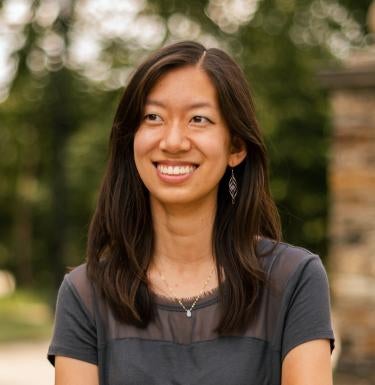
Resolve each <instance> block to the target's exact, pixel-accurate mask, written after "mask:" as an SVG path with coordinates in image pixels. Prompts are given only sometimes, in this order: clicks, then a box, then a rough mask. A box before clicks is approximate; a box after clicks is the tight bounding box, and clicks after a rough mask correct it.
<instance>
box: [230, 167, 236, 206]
mask: <svg viewBox="0 0 375 385" xmlns="http://www.w3.org/2000/svg"><path fill="white" fill-rule="evenodd" d="M228 187H229V194H230V196H231V197H232V204H233V205H234V203H235V201H236V196H237V193H238V188H237V180H236V177H235V176H234V172H233V168H232V175H231V177H230V179H229V183H228Z"/></svg>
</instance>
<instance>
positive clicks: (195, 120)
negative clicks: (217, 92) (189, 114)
mask: <svg viewBox="0 0 375 385" xmlns="http://www.w3.org/2000/svg"><path fill="white" fill-rule="evenodd" d="M191 121H192V122H193V123H198V124H201V123H211V121H210V119H208V118H206V117H204V116H200V115H198V116H194V117H193V118H192V119H191Z"/></svg>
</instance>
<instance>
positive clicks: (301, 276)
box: [48, 239, 334, 385]
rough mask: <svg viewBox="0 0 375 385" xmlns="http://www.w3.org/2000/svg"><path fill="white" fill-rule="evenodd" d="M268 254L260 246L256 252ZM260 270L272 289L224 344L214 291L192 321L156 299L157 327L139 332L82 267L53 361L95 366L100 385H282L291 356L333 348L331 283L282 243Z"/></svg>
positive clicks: (301, 252)
mask: <svg viewBox="0 0 375 385" xmlns="http://www.w3.org/2000/svg"><path fill="white" fill-rule="evenodd" d="M270 246H271V241H270V240H267V239H262V240H261V241H259V244H258V251H259V252H261V251H264V250H265V249H268V248H270ZM261 263H262V265H263V267H264V269H265V271H266V272H267V275H268V277H269V278H270V279H271V281H272V283H273V284H272V285H271V286H270V287H268V288H266V289H265V290H264V291H263V293H262V299H261V304H260V307H259V311H258V314H257V316H256V317H255V319H254V320H253V321H252V322H251V323H250V324H249V325H248V327H247V329H246V331H245V332H244V333H242V334H240V335H239V334H231V335H225V336H218V335H217V334H216V333H215V332H214V331H213V330H214V329H215V327H216V324H217V321H218V319H219V316H220V309H219V300H218V290H217V289H216V290H214V291H213V292H210V293H207V294H206V295H204V296H203V297H202V298H201V299H200V300H199V301H198V303H197V304H196V306H195V308H194V310H193V312H192V317H191V318H188V317H187V316H186V312H185V311H184V310H183V309H182V308H181V306H180V305H179V304H177V303H175V302H173V301H172V300H169V299H167V298H165V297H162V296H156V295H154V301H155V303H156V309H157V310H156V314H157V315H156V319H155V321H154V322H152V323H150V324H149V325H148V327H147V328H145V329H140V328H137V327H135V326H131V325H127V324H123V323H120V322H118V321H117V320H116V319H115V318H114V316H113V314H112V312H111V310H110V308H109V306H108V305H107V304H106V303H105V302H103V301H102V299H101V298H100V296H99V295H98V294H97V293H96V291H95V290H94V287H93V285H92V284H91V283H90V282H89V281H88V279H87V276H86V265H81V266H79V267H77V268H75V269H74V270H73V271H71V272H70V273H69V274H67V275H66V276H65V278H64V281H63V282H62V285H61V287H60V290H59V294H58V299H57V305H56V318H55V329H54V334H53V338H52V341H51V345H50V347H49V351H48V358H49V360H50V361H51V363H53V364H54V357H55V356H56V355H61V356H66V357H71V358H76V359H79V360H83V361H87V362H90V363H93V364H97V365H98V366H99V373H100V374H99V375H100V384H101V385H135V384H137V385H141V384H145V385H146V384H147V385H172V384H173V385H193V384H194V385H195V384H199V385H203V384H204V385H211V384H212V385H232V384H233V385H245V384H246V385H250V384H252V385H280V383H281V365H282V361H283V359H284V357H285V356H286V354H287V353H288V352H289V351H290V350H291V349H292V348H294V347H295V346H297V345H299V344H302V343H304V342H306V341H309V340H314V339H320V338H324V339H329V340H330V343H331V351H332V350H333V348H334V335H333V332H332V327H331V319H330V300H329V288H328V281H327V275H326V272H325V269H324V267H323V265H322V263H321V260H320V258H319V257H318V256H317V255H315V254H312V253H310V252H309V251H307V250H305V249H302V248H299V247H294V246H290V245H288V244H285V243H280V244H279V245H278V246H277V248H276V249H275V250H274V251H273V252H272V253H271V254H269V255H268V256H266V257H262V258H261ZM187 305H188V304H187Z"/></svg>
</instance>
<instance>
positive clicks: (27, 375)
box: [0, 341, 54, 385]
mask: <svg viewBox="0 0 375 385" xmlns="http://www.w3.org/2000/svg"><path fill="white" fill-rule="evenodd" d="M47 348H48V342H47V341H42V342H27V343H26V342H19V343H10V344H0V385H53V384H54V370H53V366H52V365H51V364H50V363H49V362H48V361H47V359H46V354H47Z"/></svg>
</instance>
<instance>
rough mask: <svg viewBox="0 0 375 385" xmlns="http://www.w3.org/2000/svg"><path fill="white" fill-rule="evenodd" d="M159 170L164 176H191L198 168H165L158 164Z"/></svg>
mask: <svg viewBox="0 0 375 385" xmlns="http://www.w3.org/2000/svg"><path fill="white" fill-rule="evenodd" d="M157 168H158V170H159V172H160V173H161V174H164V175H184V174H191V173H192V172H193V171H194V170H195V169H196V168H197V166H164V165H161V164H158V165H157Z"/></svg>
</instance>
